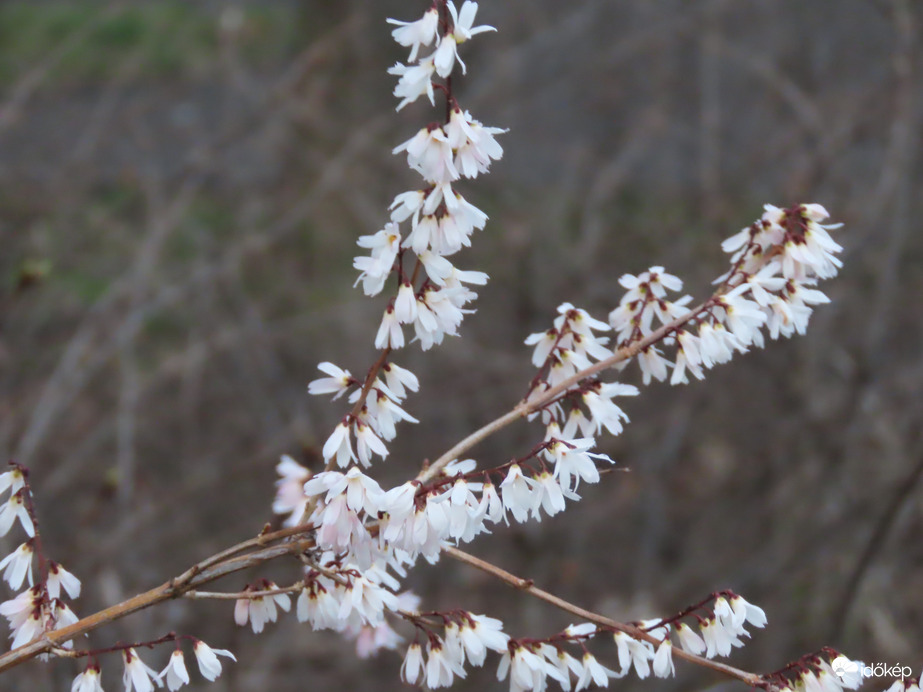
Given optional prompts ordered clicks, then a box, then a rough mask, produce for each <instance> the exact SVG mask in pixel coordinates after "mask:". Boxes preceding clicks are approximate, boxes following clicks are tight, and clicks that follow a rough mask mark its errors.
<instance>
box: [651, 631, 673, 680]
mask: <svg viewBox="0 0 923 692" xmlns="http://www.w3.org/2000/svg"><path fill="white" fill-rule="evenodd" d="M653 669H654V675H656V676H657V677H658V678H668V677H670V676H672V675H676V668H675V666H674V665H673V644H672V643H671V642H670V640H669V639H664V640H663V642H661V644H660V646H658V647H657V653H655V654H654V663H653Z"/></svg>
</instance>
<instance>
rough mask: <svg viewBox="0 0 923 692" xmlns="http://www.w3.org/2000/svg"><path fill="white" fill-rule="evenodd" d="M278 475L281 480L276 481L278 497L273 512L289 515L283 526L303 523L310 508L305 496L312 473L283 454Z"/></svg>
mask: <svg viewBox="0 0 923 692" xmlns="http://www.w3.org/2000/svg"><path fill="white" fill-rule="evenodd" d="M276 473H278V474H279V475H280V476H281V478H279V480H277V481H276V496H275V499H274V500H273V502H272V511H273V512H275V513H276V514H288V515H289V516H288V517H286V519H285V521H284V522H283V525H285V526H295V525H296V524H297V523H298V522H299V521H301V517H302V515H304V512H305V509H306V508H307V506H308V498H307V497H306V496H305V494H304V484H305V482H307V480H308V479H309V478H311V472H310V471H308V469H306V468H305V467H304V466H302V465H301V464H299V463H298V462H297V461H295V460H294V459H292V458H291V457H290V456H289V455H287V454H283V455H282V460H281V461H280V462H279V463H278V464H276Z"/></svg>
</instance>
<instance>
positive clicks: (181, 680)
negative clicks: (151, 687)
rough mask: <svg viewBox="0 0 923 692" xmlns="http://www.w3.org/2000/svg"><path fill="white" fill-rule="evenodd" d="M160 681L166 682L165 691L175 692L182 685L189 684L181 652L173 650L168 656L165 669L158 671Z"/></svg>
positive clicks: (187, 672)
mask: <svg viewBox="0 0 923 692" xmlns="http://www.w3.org/2000/svg"><path fill="white" fill-rule="evenodd" d="M157 677H158V678H160V679H161V680H164V679H165V680H166V683H167V689H169V690H171V692H176V690H178V689H179V688H180V687H182V686H183V685H188V684H189V671H188V670H186V660H185V659H184V658H183V652H182V651H180V650H179V649H175V650H174V651H173V653H172V654H170V660H169V661H168V662H167V666H166V668H164V669H163V670H162V671H160V674H159V675H158V676H157Z"/></svg>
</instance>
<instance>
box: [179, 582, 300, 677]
mask: <svg viewBox="0 0 923 692" xmlns="http://www.w3.org/2000/svg"><path fill="white" fill-rule="evenodd" d="M285 602H286V603H288V598H287V597H286V601H285ZM277 603H278V601H277ZM286 610H287V608H286ZM192 650H193V652H194V653H195V657H196V661H198V663H199V672H201V673H202V677H203V678H205V679H206V680H208V681H209V682H214V681H215V680H216V679H217V677H218V676H219V675H221V661H219V660H218V656H224V657H226V658H230V659H231V660H232V661H236V660H237V657H236V656H234V654H232V653H231V652H230V651H228V650H226V649H213V648H211V647H210V646H209V645H208V644H206V643H205V642H203V641H202V640H201V639H196V642H195V645H194V646H193V647H192Z"/></svg>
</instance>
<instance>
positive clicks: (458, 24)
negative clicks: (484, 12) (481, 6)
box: [448, 0, 497, 43]
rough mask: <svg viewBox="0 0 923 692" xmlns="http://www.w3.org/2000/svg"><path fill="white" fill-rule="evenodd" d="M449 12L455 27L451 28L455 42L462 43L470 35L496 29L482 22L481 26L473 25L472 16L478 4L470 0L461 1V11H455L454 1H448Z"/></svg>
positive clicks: (475, 12)
mask: <svg viewBox="0 0 923 692" xmlns="http://www.w3.org/2000/svg"><path fill="white" fill-rule="evenodd" d="M448 7H449V13H450V14H451V15H452V22H453V23H454V25H455V27H454V28H453V30H452V35H453V36H454V37H455V41H456V43H464V42H465V41H467V40H468V39H469V38H471V37H472V36H475V35H477V34H480V33H483V32H485V31H496V30H497V29H496V28H495V27H492V26H487V25H486V24H482V25H481V26H474V16H475V15H476V14H477V11H478V4H477V3H476V2H472V1H471V0H465V2H464V3H462V7H461V11H460V12H457V13H456V11H455V3H454V2H451V1H450V2H449V3H448Z"/></svg>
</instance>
